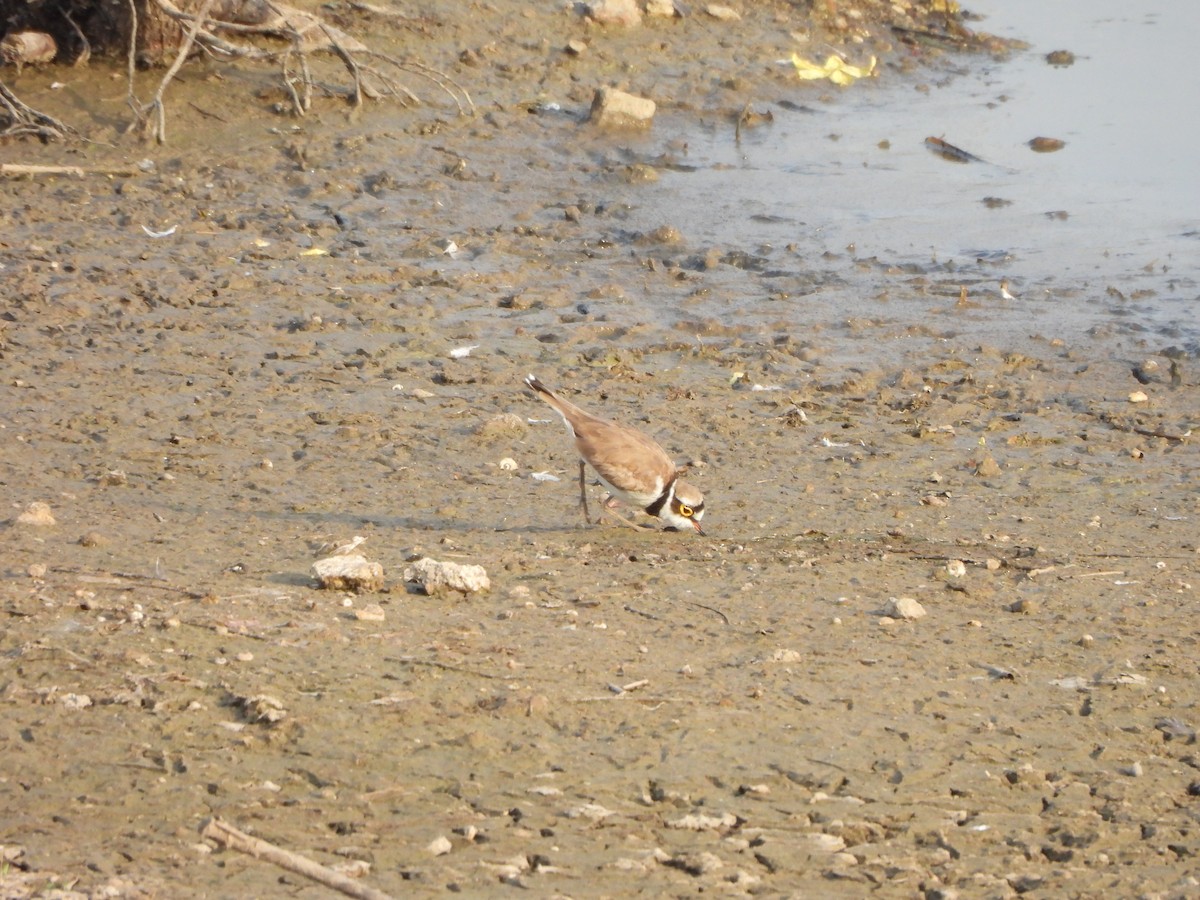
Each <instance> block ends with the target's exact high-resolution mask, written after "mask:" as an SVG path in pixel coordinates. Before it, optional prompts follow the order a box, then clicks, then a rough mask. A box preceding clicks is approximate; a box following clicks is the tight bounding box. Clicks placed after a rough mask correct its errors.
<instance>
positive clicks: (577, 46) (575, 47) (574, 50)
mask: <svg viewBox="0 0 1200 900" xmlns="http://www.w3.org/2000/svg"><path fill="white" fill-rule="evenodd" d="M587 48H588V45H587V43H586V42H584V41H580V40H571V41H567V46H566V47H565V48H564V49H565V50H566V51H567V53H570V54H571V55H572V56H583V54H584V53H586V52H587Z"/></svg>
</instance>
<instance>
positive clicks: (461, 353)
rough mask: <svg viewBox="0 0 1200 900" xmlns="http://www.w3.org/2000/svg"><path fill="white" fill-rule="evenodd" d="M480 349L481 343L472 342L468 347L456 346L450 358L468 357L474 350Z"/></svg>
mask: <svg viewBox="0 0 1200 900" xmlns="http://www.w3.org/2000/svg"><path fill="white" fill-rule="evenodd" d="M478 349H479V344H471V345H469V346H466V347H455V348H454V349H453V350H451V351H450V358H451V359H465V358H466V357H468V356H470V355H471V351H472V350H478Z"/></svg>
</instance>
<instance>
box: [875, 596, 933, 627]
mask: <svg viewBox="0 0 1200 900" xmlns="http://www.w3.org/2000/svg"><path fill="white" fill-rule="evenodd" d="M883 615H885V616H887V617H889V618H893V619H908V620H910V621H911V620H912V619H919V618H921V617H922V616H924V615H926V612H925V607H923V606H922V605H921V604H920V603H918V602H917V601H916V600H914V599H913V598H912V597H891V598H889V599H888V602H887V603H885V604H884V605H883Z"/></svg>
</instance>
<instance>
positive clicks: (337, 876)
mask: <svg viewBox="0 0 1200 900" xmlns="http://www.w3.org/2000/svg"><path fill="white" fill-rule="evenodd" d="M200 836H201V837H205V838H208V839H209V840H210V841H215V842H216V843H218V844H220V845H221V846H222V847H227V848H228V849H230V850H237V851H238V852H239V853H245V854H246V855H247V856H253V857H254V858H255V859H265V860H266V861H267V862H269V863H273V864H275V865H277V866H279V867H280V868H282V869H287V870H288V871H289V872H294V873H296V874H297V875H303V876H304V877H305V878H311V879H312V880H313V881H316V882H319V883H321V884H323V885H325V886H326V887H331V888H333V889H334V890H336V891H341V892H342V893H343V894H346V895H347V896H349V897H359V898H362V900H393V898H392V895H391V894H385V893H384V892H383V891H380V890H376V889H375V888H373V887H369V886H367V885H365V884H360V883H359V882H357V881H355V880H354V879H353V878H350V877H348V876H346V875H343V874H342V873H341V872H335V871H334V870H333V869H331V868H329V867H328V866H323V865H321V864H320V863H319V862H314V861H313V860H311V859H309V858H308V857H306V856H300V855H299V854H298V853H292V852H291V851H290V850H284V849H283V848H282V847H276V846H275V845H274V844H271V843H268V842H267V841H264V840H261V839H260V838H256V837H251V836H250V835H248V834H246V833H245V832H243V831H238V830H237V829H236V828H234V827H233V826H232V825H230V824H229V823H227V822H223V821H221V820H220V819H218V818H212V819H205V820H204V822H203V823H202V824H201V826H200Z"/></svg>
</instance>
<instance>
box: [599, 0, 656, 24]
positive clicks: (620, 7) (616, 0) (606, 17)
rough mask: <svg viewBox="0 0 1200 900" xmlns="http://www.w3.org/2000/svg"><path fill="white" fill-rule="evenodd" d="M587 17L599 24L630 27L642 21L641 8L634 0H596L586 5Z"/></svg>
mask: <svg viewBox="0 0 1200 900" xmlns="http://www.w3.org/2000/svg"><path fill="white" fill-rule="evenodd" d="M587 13H588V17H589V18H590V19H591V20H592V21H594V22H598V23H599V24H601V25H617V26H621V27H624V28H630V27H632V26H634V25H640V24H641V22H642V10H641V9H640V8H639V7H638V5H637V2H636V0H596V2H595V3H589V4H588V7H587Z"/></svg>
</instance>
